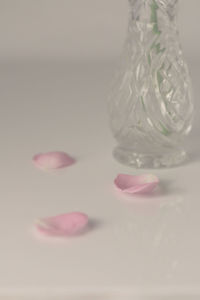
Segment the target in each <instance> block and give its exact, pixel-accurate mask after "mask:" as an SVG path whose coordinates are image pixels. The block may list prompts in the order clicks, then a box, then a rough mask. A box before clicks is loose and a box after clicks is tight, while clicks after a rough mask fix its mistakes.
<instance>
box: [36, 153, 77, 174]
mask: <svg viewBox="0 0 200 300" xmlns="http://www.w3.org/2000/svg"><path fill="white" fill-rule="evenodd" d="M33 163H34V165H35V166H36V167H38V168H41V169H46V170H51V169H59V168H64V167H67V166H70V165H72V164H74V163H75V160H74V158H72V157H70V156H69V155H68V154H67V153H64V152H59V151H55V152H47V153H39V154H36V155H35V156H34V157H33Z"/></svg>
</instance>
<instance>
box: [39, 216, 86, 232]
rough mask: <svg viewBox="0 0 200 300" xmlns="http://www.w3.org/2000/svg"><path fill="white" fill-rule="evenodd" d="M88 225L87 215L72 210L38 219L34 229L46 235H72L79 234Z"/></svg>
mask: <svg viewBox="0 0 200 300" xmlns="http://www.w3.org/2000/svg"><path fill="white" fill-rule="evenodd" d="M87 225H88V216H87V215H85V214H83V213H80V212H72V213H67V214H63V215H58V216H55V217H48V218H44V219H39V220H38V221H37V222H36V225H35V226H36V229H37V230H38V231H39V232H40V233H42V234H43V235H48V236H72V235H77V234H80V233H81V232H83V231H84V229H86V227H87Z"/></svg>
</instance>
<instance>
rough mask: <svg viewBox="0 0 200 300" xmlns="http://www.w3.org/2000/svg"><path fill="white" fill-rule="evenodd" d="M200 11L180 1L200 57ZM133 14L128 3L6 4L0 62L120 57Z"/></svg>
mask: <svg viewBox="0 0 200 300" xmlns="http://www.w3.org/2000/svg"><path fill="white" fill-rule="evenodd" d="M199 11H200V1H199V0H180V14H179V24H180V29H181V36H182V43H183V48H184V50H185V53H186V55H188V56H189V55H190V56H195V57H199V52H200V41H199V36H200V29H199V16H200V13H199ZM127 14H128V1H127V0H0V58H2V59H6V58H8V59H9V58H24V57H28V58H30V57H42V58H58V59H62V58H64V59H91V58H100V59H102V57H109V58H114V57H115V56H118V55H119V53H120V50H121V47H122V44H123V41H124V37H125V33H126V27H127Z"/></svg>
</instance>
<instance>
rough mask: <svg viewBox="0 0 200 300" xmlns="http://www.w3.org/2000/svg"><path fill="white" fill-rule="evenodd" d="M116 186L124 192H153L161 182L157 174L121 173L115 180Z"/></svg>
mask: <svg viewBox="0 0 200 300" xmlns="http://www.w3.org/2000/svg"><path fill="white" fill-rule="evenodd" d="M114 183H115V185H116V187H117V188H118V189H119V190H121V191H122V192H124V193H128V194H135V193H149V192H152V191H153V190H154V189H155V188H156V186H157V185H158V183H159V179H158V178H157V177H156V176H155V175H151V174H145V175H127V174H119V175H118V176H117V177H116V178H115V181H114Z"/></svg>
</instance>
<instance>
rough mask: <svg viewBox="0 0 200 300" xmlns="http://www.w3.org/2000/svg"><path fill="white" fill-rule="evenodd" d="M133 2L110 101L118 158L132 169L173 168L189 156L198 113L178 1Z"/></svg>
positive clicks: (131, 2)
mask: <svg viewBox="0 0 200 300" xmlns="http://www.w3.org/2000/svg"><path fill="white" fill-rule="evenodd" d="M129 3H130V18H129V25H128V35H127V39H126V43H125V47H124V50H123V52H122V56H121V61H120V68H119V70H118V72H117V74H116V76H115V78H114V84H113V87H112V92H111V97H110V99H109V112H110V123H111V128H112V132H113V134H114V137H115V139H116V140H117V143H118V145H117V147H116V148H115V150H114V156H115V158H116V159H117V160H118V161H120V162H121V163H123V164H126V165H129V166H133V167H139V168H140V167H154V168H158V167H171V166H174V165H178V164H181V163H182V162H183V161H184V160H185V158H186V152H185V150H184V139H185V136H186V135H188V134H189V132H190V130H191V128H192V116H193V101H192V88H191V82H190V76H189V73H188V68H187V64H186V62H185V59H184V57H183V54H182V49H181V46H180V39H179V32H178V26H177V11H178V7H177V5H178V0H129Z"/></svg>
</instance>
